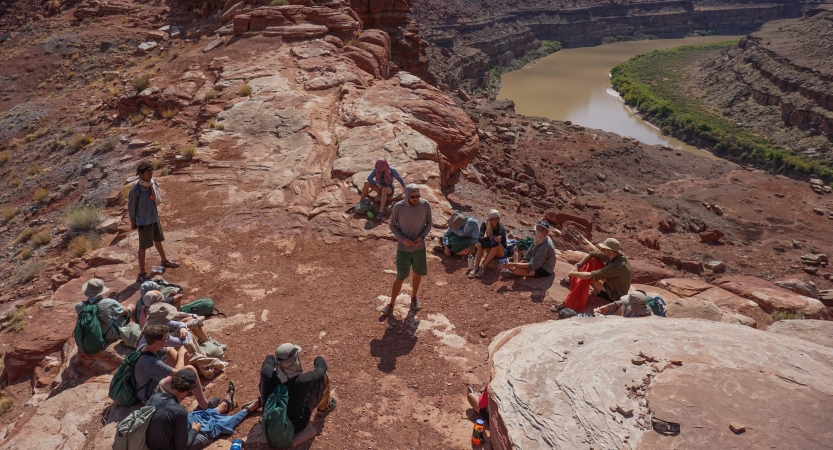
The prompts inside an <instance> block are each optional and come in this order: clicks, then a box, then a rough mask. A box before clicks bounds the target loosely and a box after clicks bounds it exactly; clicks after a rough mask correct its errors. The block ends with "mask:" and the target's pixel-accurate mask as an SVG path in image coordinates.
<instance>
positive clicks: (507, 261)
mask: <svg viewBox="0 0 833 450" xmlns="http://www.w3.org/2000/svg"><path fill="white" fill-rule="evenodd" d="M498 264H500V267H503V266H504V265H505V264H509V258H500V260H499V261H498Z"/></svg>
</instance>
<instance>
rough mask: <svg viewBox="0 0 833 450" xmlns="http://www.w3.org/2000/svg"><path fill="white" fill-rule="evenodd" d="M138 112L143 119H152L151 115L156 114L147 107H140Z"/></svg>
mask: <svg viewBox="0 0 833 450" xmlns="http://www.w3.org/2000/svg"><path fill="white" fill-rule="evenodd" d="M139 112H140V113H142V115H143V116H145V117H153V115H154V114H156V111H154V110H153V108H151V107H150V106H148V105H142V107H141V108H139Z"/></svg>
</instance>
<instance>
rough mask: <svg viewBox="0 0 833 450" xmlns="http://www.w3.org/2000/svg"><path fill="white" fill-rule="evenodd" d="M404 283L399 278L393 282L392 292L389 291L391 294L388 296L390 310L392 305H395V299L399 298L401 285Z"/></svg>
mask: <svg viewBox="0 0 833 450" xmlns="http://www.w3.org/2000/svg"><path fill="white" fill-rule="evenodd" d="M404 281H405V280H400V279H399V278H397V279H396V281H394V282H393V290H392V291H391V294H390V306H391V309H393V305H394V304H396V297H398V296H399V291H401V290H402V283H403V282H404Z"/></svg>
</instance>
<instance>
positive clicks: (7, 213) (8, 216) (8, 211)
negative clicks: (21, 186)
mask: <svg viewBox="0 0 833 450" xmlns="http://www.w3.org/2000/svg"><path fill="white" fill-rule="evenodd" d="M18 214H20V210H19V209H17V208H13V207H11V206H7V207H5V208H3V210H2V211H0V216H2V217H3V220H5V221H6V222H9V221H11V220H12V219H14V218H15V217H17V215H18Z"/></svg>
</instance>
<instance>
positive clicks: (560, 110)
mask: <svg viewBox="0 0 833 450" xmlns="http://www.w3.org/2000/svg"><path fill="white" fill-rule="evenodd" d="M734 39H740V36H701V37H690V38H684V39H658V40H652V41H630V42H617V43H615V44H606V45H600V46H597V47H583V48H571V49H566V50H561V51H559V52H556V53H553V54H551V55H549V56H547V57H544V58H541V59H538V60H536V61H533V62H532V63H530V64H527V65H526V66H524V67H523V68H522V69H519V70H516V71H513V72H509V73H507V74H504V75H503V77H502V78H501V81H502V87H501V90H500V94H499V95H498V98H499V99H509V100H513V101H514V102H515V110H516V111H517V112H518V113H519V114H523V115H527V116H539V117H546V118H549V119H552V120H569V121H571V122H573V123H576V124H579V125H583V126H586V127H589V128H598V129H600V130H605V131H610V132H613V133H617V134H620V135H622V136H630V137H633V138H636V139H638V140H640V141H642V142H645V143H647V144H660V145H667V146H669V147H672V148H676V149H681V150H686V151H689V152H692V153H697V154H700V155H704V156H708V157H712V158H713V157H714V156H712V155H711V153H708V152H706V151H704V150H700V149H698V148H696V147H693V146H691V145H688V144H685V143H683V142H681V141H679V140H677V139H674V138H672V137H669V136H665V135H663V134H662V133H661V132H660V130H658V129H657V128H656V127H654V126H653V125H651V124H649V123H648V122H645V121H644V120H642V119H641V118H640V117H639V116H637V115H636V114H634V113H632V112H631V111H630V110H629V109H628V108H627V107H626V106H625V104H624V103H623V102H622V99H621V98H620V97H619V95H618V94H617V93H616V91H614V90H613V88H612V87H611V86H610V75H609V73H610V69H612V68H613V67H614V66H616V65H617V64H619V63H621V62H624V61H627V60H628V59H630V58H631V57H633V56H636V55H638V54H641V53H646V52H650V51H652V50H662V49H666V48H671V47H679V46H681V45H691V44H709V43H713V42H723V41H728V40H734Z"/></svg>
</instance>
